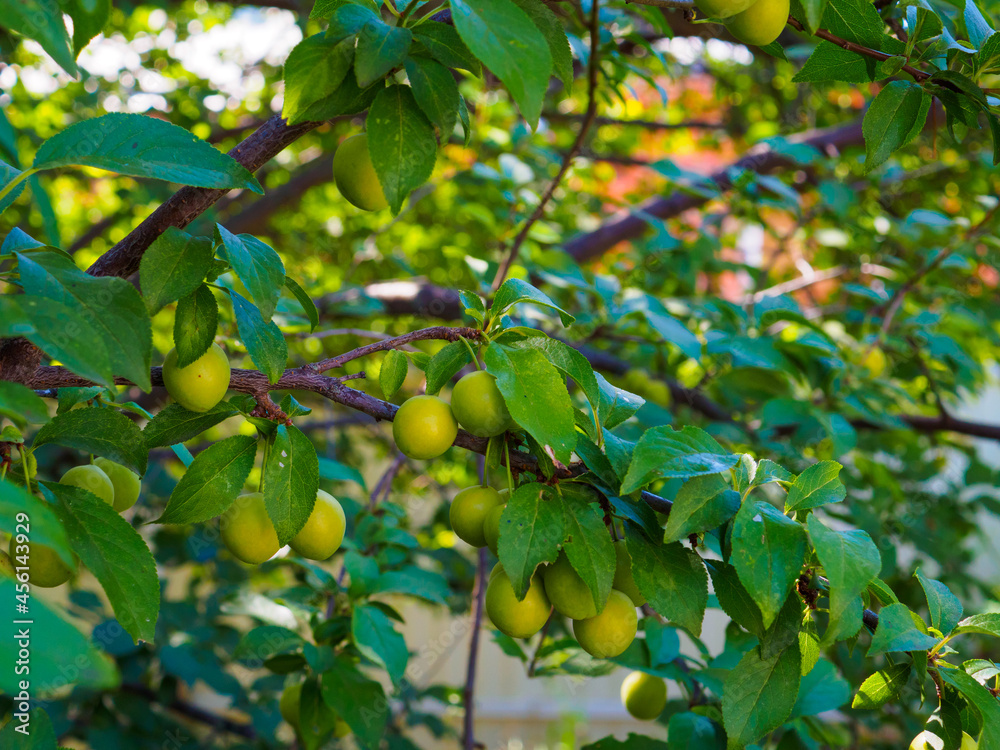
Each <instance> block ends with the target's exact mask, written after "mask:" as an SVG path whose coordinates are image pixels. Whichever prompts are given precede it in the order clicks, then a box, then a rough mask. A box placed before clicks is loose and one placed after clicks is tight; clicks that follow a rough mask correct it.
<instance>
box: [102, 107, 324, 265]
mask: <svg viewBox="0 0 1000 750" xmlns="http://www.w3.org/2000/svg"><path fill="white" fill-rule="evenodd" d="M318 125H319V123H318V122H304V123H301V124H299V125H287V124H286V123H285V121H284V120H283V119H282V118H281V116H280V115H275V116H274V117H272V118H271V119H269V120H268V121H267V122H265V123H264V124H263V125H261V126H260V127H259V128H257V130H255V131H254V132H253V133H251V134H250V136H249V137H247V139H246V140H244V141H243V142H242V143H240V144H239V145H237V146H235V147H234V148H233V149H232V150H231V151H230V152H229V155H230V156H232V157H233V158H234V159H235V160H236V161H238V162H239V163H240V164H242V165H243V166H244V167H246V168H247V169H248V170H249V171H250V172H256V171H257V170H258V169H260V168H261V166H263V165H264V164H266V163H267V162H269V161H270V160H271V159H273V158H274V157H275V156H276V155H277V154H278V153H280V152H281V151H283V150H284V149H285V147H286V146H288V145H289V144H290V143H292V142H294V141H296V140H298V139H299V138H301V137H302V136H303V135H305V134H306V133H308V132H309V131H310V130H312V129H314V128H315V127H317V126H318ZM228 192H229V190H226V189H216V188H197V187H190V186H188V187H183V188H181V189H180V190H178V191H177V192H176V193H174V194H173V196H172V197H171V198H170V199H169V200H167V201H166V202H165V203H163V204H161V205H160V206H159V207H158V208H157V209H156V210H155V211H153V213H151V214H150V215H149V216H148V217H147V218H146V219H145V220H144V221H143V222H142V223H141V224H139V226H137V227H136V228H135V229H133V230H132V231H131V232H129V233H128V235H127V236H126V237H125V238H124V239H123V240H122V241H121V242H119V243H118V244H117V245H115V246H114V247H113V248H111V249H110V250H108V252H106V253H104V255H102V256H101V257H100V258H98V259H97V260H96V261H95V262H94V264H93V265H92V266H91V267H90V268H88V269H87V273H89V274H91V275H92V276H123V277H124V276H131V275H132V274H133V273H135V272H136V271H138V270H139V261H140V260H141V259H142V254H143V253H144V252H146V250H147V249H148V248H149V246H150V245H152V244H153V242H154V241H155V240H156V238H157V237H159V236H160V235H161V234H163V232H165V231H166V229H167V228H168V227H177V228H179V229H183V228H184V227H186V226H187V225H188V224H190V223H191V222H192V221H194V219H196V218H197V217H198V216H200V215H201V214H202V213H204V212H205V211H206V210H207V209H208V208H209V207H210V206H212V204H213V203H215V202H216V201H218V200H219V199H220V198H221V197H222V196H224V195H225V194H226V193H228Z"/></svg>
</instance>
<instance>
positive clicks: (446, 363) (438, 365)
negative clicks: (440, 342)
mask: <svg viewBox="0 0 1000 750" xmlns="http://www.w3.org/2000/svg"><path fill="white" fill-rule="evenodd" d="M471 361H472V355H471V354H470V353H469V347H468V346H467V345H466V344H464V343H463V342H461V341H452V342H451V343H449V344H445V345H444V346H443V347H441V349H440V350H439V351H438V353H437V354H435V355H434V356H433V357H431V360H430V362H428V363H427V367H426V368H424V372H425V374H426V375H427V393H429V394H431V395H434V394H436V393H438V392H439V391H440V390H441V389H442V388H443V387H444V385H445V383H447V382H448V381H449V380H451V379H452V378H453V377H454V376H455V374H456V373H457V372H458V371H459V370H461V369H462V368H463V367H465V366H466V365H467V364H469V362H471ZM387 398H388V396H387Z"/></svg>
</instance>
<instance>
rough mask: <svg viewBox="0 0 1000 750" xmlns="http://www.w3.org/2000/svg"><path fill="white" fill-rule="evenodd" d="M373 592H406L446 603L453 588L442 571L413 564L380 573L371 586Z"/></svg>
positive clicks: (409, 594) (428, 599)
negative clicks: (437, 571) (434, 570)
mask: <svg viewBox="0 0 1000 750" xmlns="http://www.w3.org/2000/svg"><path fill="white" fill-rule="evenodd" d="M371 593H373V594H381V593H385V594H406V595H408V596H416V597H419V598H421V599H426V600H427V601H429V602H433V603H435V604H445V603H446V602H447V601H448V597H449V596H451V589H450V588H449V586H448V579H447V578H445V577H444V576H443V575H441V574H440V573H435V572H433V571H430V570H424V569H423V568H418V567H416V566H415V565H411V566H408V567H406V568H403V569H402V570H389V571H386V572H385V573H382V574H381V575H379V577H378V580H377V581H376V582H375V584H374V586H372V588H371Z"/></svg>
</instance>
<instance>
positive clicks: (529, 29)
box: [451, 0, 552, 128]
mask: <svg viewBox="0 0 1000 750" xmlns="http://www.w3.org/2000/svg"><path fill="white" fill-rule="evenodd" d="M451 10H452V18H453V20H454V23H455V28H456V29H457V30H458V34H459V36H460V37H462V41H463V42H465V44H466V46H468V48H469V49H470V50H472V52H473V53H474V54H475V56H476V57H478V58H479V59H480V60H482V61H483V63H484V64H485V65H486V67H487V68H489V69H490V71H491V72H492V73H493V74H494V75H495V76H496V77H497V78H499V79H500V80H501V81H503V83H504V85H505V86H506V87H507V90H508V91H510V93H511V96H513V97H514V101H515V102H517V106H518V107H519V108H520V110H521V114H522V115H524V119H526V120H527V121H528V124H529V125H531V127H532V128H534V127H535V126H537V125H538V118H539V116H540V115H541V113H542V103H543V101H544V99H545V89H546V87H547V86H548V82H549V75H550V74H551V72H552V54H551V53H550V52H549V44H548V41H547V40H546V39H545V37H544V35H543V34H542V32H541V31H539V30H538V27H537V26H535V24H534V23H532V21H531V19H530V18H529V17H528V15H527V14H526V13H525V12H524V11H523V10H521V9H520V8H518V7H517V6H516V5H515V4H514V3H512V2H511V1H510V0H453V2H452V4H451Z"/></svg>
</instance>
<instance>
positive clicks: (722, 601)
mask: <svg viewBox="0 0 1000 750" xmlns="http://www.w3.org/2000/svg"><path fill="white" fill-rule="evenodd" d="M707 564H708V572H709V573H711V575H712V588H714V589H715V596H716V598H717V599H718V600H719V606H720V607H722V611H723V612H725V613H726V614H727V615H729V616H730V617H731V618H732V620H733V622H735V623H736V624H737V625H739V626H740V627H742V628H743V629H744V630H746V631H747V632H749V633H752V634H753V635H755V636H757V637H758V638H762V637H763V636H764V631H765V630H766V628H765V627H764V618H763V617H762V616H761V614H760V607H758V606H757V603H756V602H755V601H754V600H753V597H752V596H750V593H749V592H748V591H747V590H746V589H745V588H744V587H743V584H742V583H740V577H739V575H738V574H737V573H736V568H734V567H733V566H732V565H730V564H729V563H725V562H722V561H721V560H709V561H708V562H707Z"/></svg>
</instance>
